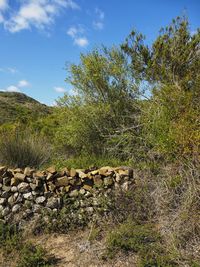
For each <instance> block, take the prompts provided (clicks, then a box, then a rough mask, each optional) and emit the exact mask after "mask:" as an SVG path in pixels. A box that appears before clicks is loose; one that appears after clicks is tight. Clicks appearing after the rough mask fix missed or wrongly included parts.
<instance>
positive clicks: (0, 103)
mask: <svg viewBox="0 0 200 267" xmlns="http://www.w3.org/2000/svg"><path fill="white" fill-rule="evenodd" d="M51 110H52V108H51V107H48V106H46V105H44V104H41V103H40V102H38V101H37V100H35V99H33V98H31V97H29V96H27V95H25V94H23V93H17V92H2V91H0V125H1V124H4V123H12V122H16V121H20V122H27V121H28V120H34V119H38V118H40V117H43V116H46V115H48V114H50V113H51Z"/></svg>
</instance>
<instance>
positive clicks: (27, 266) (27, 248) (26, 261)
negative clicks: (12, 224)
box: [17, 243, 53, 267]
mask: <svg viewBox="0 0 200 267" xmlns="http://www.w3.org/2000/svg"><path fill="white" fill-rule="evenodd" d="M37 266H38V267H39V266H40V267H48V266H53V265H52V264H51V260H50V259H48V258H47V256H46V252H45V250H44V249H43V248H41V247H39V246H38V247H35V246H34V245H33V244H32V243H28V244H26V245H24V247H23V248H22V250H21V251H20V260H19V263H18V265H17V267H37Z"/></svg>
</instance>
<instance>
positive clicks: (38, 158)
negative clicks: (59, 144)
mask: <svg viewBox="0 0 200 267" xmlns="http://www.w3.org/2000/svg"><path fill="white" fill-rule="evenodd" d="M49 157H50V147H49V145H48V144H47V143H46V141H45V140H44V139H43V138H41V137H40V136H38V135H37V134H32V133H30V132H29V131H21V132H20V131H19V130H15V131H14V132H11V133H8V132H7V131H5V132H4V133H2V134H1V136H0V164H5V165H8V166H11V167H21V168H22V167H26V166H30V167H36V168H39V167H40V166H41V165H42V164H44V163H45V162H47V160H48V159H49Z"/></svg>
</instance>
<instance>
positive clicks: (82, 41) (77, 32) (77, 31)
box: [67, 25, 89, 47]
mask: <svg viewBox="0 0 200 267" xmlns="http://www.w3.org/2000/svg"><path fill="white" fill-rule="evenodd" d="M84 32H85V30H84V28H83V27H82V26H81V25H79V26H72V27H70V28H69V29H68V31H67V34H68V35H69V36H70V37H71V38H72V39H73V40H74V44H75V45H78V46H80V47H86V46H87V45H88V44H89V41H88V39H87V38H86V37H85V36H84V35H83V34H84Z"/></svg>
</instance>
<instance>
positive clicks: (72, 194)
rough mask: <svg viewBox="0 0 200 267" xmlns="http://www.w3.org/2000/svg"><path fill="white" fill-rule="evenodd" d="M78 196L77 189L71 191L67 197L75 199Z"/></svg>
mask: <svg viewBox="0 0 200 267" xmlns="http://www.w3.org/2000/svg"><path fill="white" fill-rule="evenodd" d="M78 195H79V192H78V190H77V189H75V190H73V191H71V192H70V193H69V196H70V197H77V196H78Z"/></svg>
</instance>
